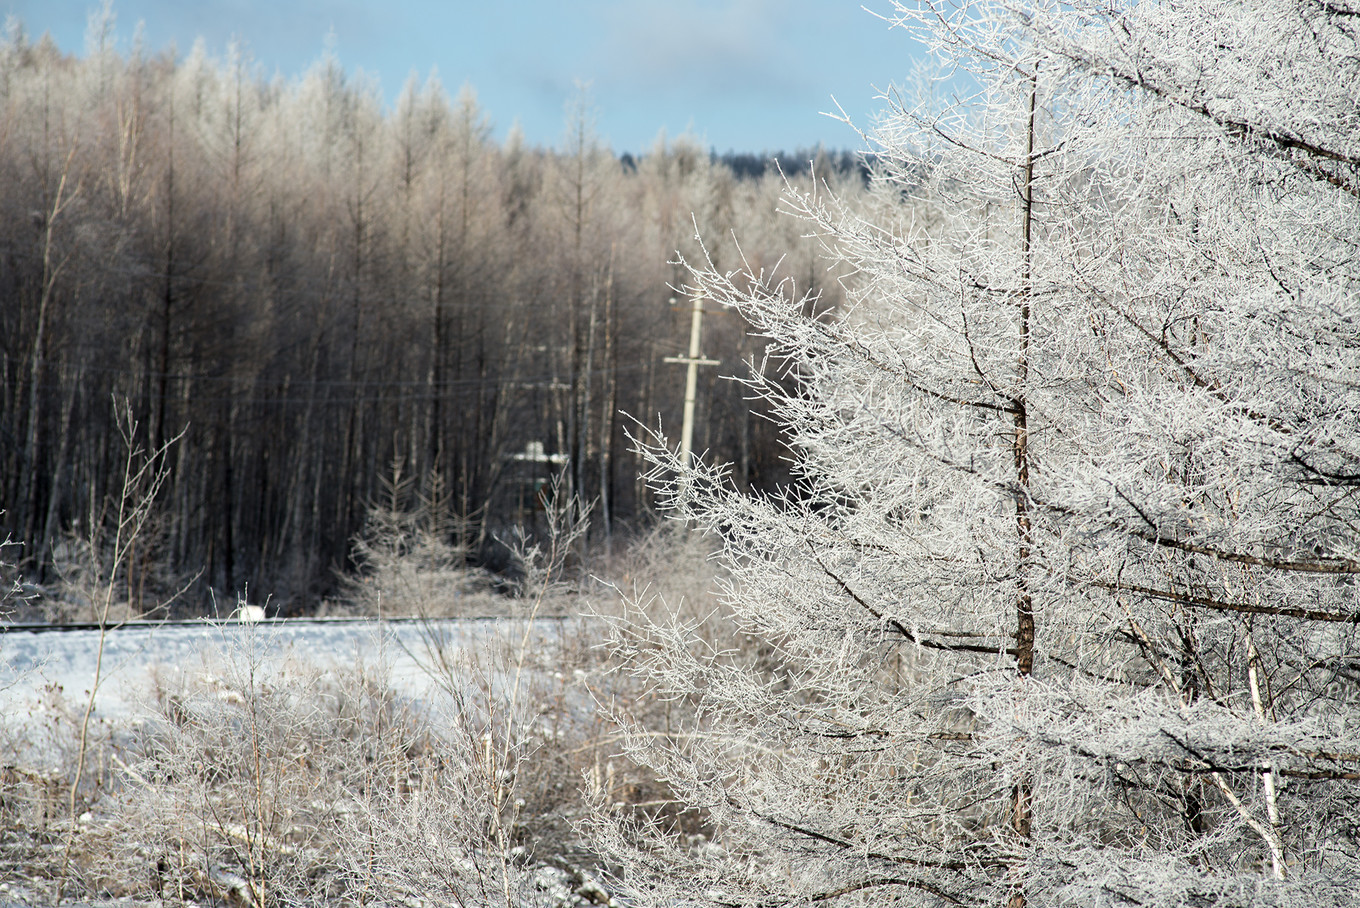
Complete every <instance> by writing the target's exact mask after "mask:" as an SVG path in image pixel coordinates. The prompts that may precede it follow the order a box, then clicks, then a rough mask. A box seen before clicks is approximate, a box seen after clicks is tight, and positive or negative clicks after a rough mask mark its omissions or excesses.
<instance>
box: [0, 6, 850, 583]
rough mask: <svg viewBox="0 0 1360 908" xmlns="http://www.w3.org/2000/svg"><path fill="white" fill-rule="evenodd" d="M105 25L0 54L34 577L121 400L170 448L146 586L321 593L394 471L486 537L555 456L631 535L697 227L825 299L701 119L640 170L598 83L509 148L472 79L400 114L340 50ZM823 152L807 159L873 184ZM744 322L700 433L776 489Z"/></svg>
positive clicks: (461, 527)
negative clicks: (120, 44) (277, 66)
mask: <svg viewBox="0 0 1360 908" xmlns="http://www.w3.org/2000/svg"><path fill="white" fill-rule="evenodd" d="M98 46H100V47H103V48H104V49H102V50H94V51H91V52H90V53H89V54H88V55H87V56H86V57H84V58H78V59H77V58H72V57H67V56H63V55H62V54H61V53H60V52H59V51H58V50H57V49H56V48H55V47H54V46H53V45H52V44H51V43H50V42H49V41H47V40H46V39H44V40H42V41H39V42H36V43H34V42H30V41H29V40H28V39H27V38H25V37H24V36H23V35H22V34H21V33H19V32H18V31H15V32H14V33H12V34H11V35H10V36H9V38H8V39H7V41H5V42H4V44H3V47H0V395H3V398H2V401H3V403H2V407H3V410H2V412H0V496H3V499H2V502H0V507H3V510H4V514H3V516H0V532H10V533H12V534H13V535H14V536H15V537H16V538H20V539H23V540H24V541H25V544H26V550H25V557H26V559H27V569H28V573H29V574H30V576H33V577H35V578H37V579H44V578H46V579H50V578H51V576H52V574H53V571H54V564H55V562H56V561H59V559H60V555H61V552H62V550H63V540H64V539H66V538H68V537H69V536H70V535H71V534H86V533H89V532H90V531H91V526H90V520H91V519H92V515H93V519H94V521H95V523H96V524H97V523H98V522H99V520H100V517H99V512H100V508H101V506H102V505H103V504H104V503H105V502H107V501H109V500H111V496H113V495H115V494H117V493H118V492H119V490H120V488H121V474H120V473H119V464H120V463H121V456H122V452H121V440H120V438H119V435H118V433H117V431H116V429H115V425H114V412H115V411H114V406H113V401H114V400H124V399H125V400H126V401H128V402H129V403H130V405H131V407H132V410H133V412H134V413H135V415H136V416H137V419H138V425H139V430H138V432H139V434H138V441H139V443H140V444H142V445H143V446H144V447H145V448H147V449H148V450H150V451H155V450H156V449H158V448H160V447H161V446H162V445H164V444H165V443H166V442H167V441H170V440H171V439H174V438H176V437H178V441H176V442H175V443H174V444H173V445H171V446H170V447H169V448H168V450H167V453H166V454H165V463H164V466H165V468H166V469H167V470H168V471H169V472H170V477H169V481H168V483H167V484H166V487H165V491H164V492H163V493H162V496H161V499H160V500H159V502H158V509H157V519H156V522H155V530H154V532H152V533H150V534H148V535H147V538H145V539H144V540H142V543H141V545H140V547H139V548H138V549H137V553H136V556H135V558H133V559H131V561H130V563H129V564H128V565H126V566H125V568H126V570H127V572H128V573H127V579H128V583H129V588H131V589H133V590H154V589H156V588H157V586H158V585H161V586H164V585H166V584H169V583H171V582H173V578H174V577H176V576H182V575H184V574H185V573H188V572H193V571H196V570H200V569H201V570H202V571H203V581H202V582H201V583H200V585H199V587H198V588H199V589H200V590H206V589H208V588H213V589H216V590H217V591H219V592H227V591H231V590H239V589H241V588H242V587H244V586H245V585H247V584H249V586H250V587H251V588H252V590H258V591H275V592H277V593H280V594H282V595H283V597H284V600H285V601H287V600H288V597H293V598H292V601H293V602H297V603H302V602H305V601H307V600H306V595H308V594H316V593H319V592H324V590H325V589H326V587H327V586H328V585H329V584H330V583H331V582H333V579H334V577H335V573H336V571H337V570H341V569H344V568H345V567H346V566H347V563H348V553H349V548H350V545H351V541H352V539H353V537H354V535H355V533H356V532H358V531H359V530H360V529H361V528H362V525H363V521H364V519H365V514H366V511H367V509H368V507H369V505H370V504H371V503H372V502H373V501H374V500H375V499H376V497H377V496H378V495H379V494H380V490H381V484H382V481H383V478H384V476H385V475H388V474H390V473H392V472H393V471H400V472H401V473H402V475H403V476H405V477H410V478H413V481H414V488H415V489H416V493H417V494H419V495H420V496H422V497H423V498H424V499H426V500H429V501H434V502H436V503H437V504H438V506H439V507H440V508H441V509H442V510H443V511H445V512H446V513H447V515H448V516H449V517H451V518H453V520H452V523H451V525H453V526H455V527H457V528H458V529H457V530H456V532H457V533H458V534H459V536H460V537H461V538H460V539H458V540H455V541H457V542H461V543H463V544H465V545H467V546H468V547H469V549H470V550H471V551H472V552H473V553H474V557H481V558H493V557H494V549H495V545H494V543H493V541H492V540H493V538H494V536H495V534H496V533H497V532H499V531H500V530H501V529H503V528H504V527H505V526H507V525H509V524H511V523H513V522H516V521H524V520H530V521H532V519H533V510H534V508H535V507H536V506H537V505H536V502H537V496H536V493H535V487H536V484H541V482H542V480H544V479H545V478H546V477H547V476H548V475H549V474H550V473H551V472H554V471H557V470H559V469H560V470H562V471H563V472H564V474H565V478H566V481H567V482H568V483H569V488H570V490H571V491H572V492H575V493H579V494H580V495H581V496H582V498H584V499H587V500H589V499H595V500H597V501H598V506H597V511H596V518H595V524H594V525H595V528H594V530H593V532H594V533H595V534H596V536H597V538H599V539H603V538H604V537H605V536H606V535H612V534H614V533H618V532H626V531H627V529H628V528H630V527H635V526H637V525H639V523H640V522H642V521H644V520H645V519H646V515H647V513H648V509H649V504H650V502H649V500H648V493H647V491H646V488H645V486H644V484H642V483H641V482H640V481H639V480H638V478H637V474H638V467H639V464H638V461H637V459H636V457H635V456H634V454H633V453H632V452H631V451H630V450H629V446H628V444H627V440H626V437H625V435H624V430H625V428H626V425H627V417H624V416H621V415H620V413H621V412H622V413H627V414H631V415H632V416H634V417H636V418H638V419H639V420H641V421H643V422H648V423H652V424H654V423H655V422H656V420H657V418H658V417H660V418H661V419H662V421H663V424H664V425H666V426H667V427H668V429H672V430H674V431H676V432H677V433H678V430H679V421H680V416H679V414H680V409H681V400H680V397H681V392H682V387H683V374H682V372H683V367H680V366H676V365H671V364H666V363H664V362H663V358H664V357H665V356H668V355H675V354H679V353H682V352H683V346H684V343H685V340H686V328H687V324H688V312H687V308H686V307H685V306H684V305H674V303H675V302H676V301H675V300H673V298H672V297H673V291H672V290H670V289H669V286H668V284H670V283H674V282H675V280H676V278H677V277H678V272H677V269H676V266H675V265H672V264H671V261H672V260H673V259H674V257H675V252H676V250H677V249H678V250H680V251H681V253H682V254H684V255H686V256H688V257H695V256H698V255H701V254H702V253H701V252H700V250H699V248H698V246H697V244H696V241H695V238H694V235H695V228H696V226H697V227H698V229H699V231H700V232H701V233H702V235H704V236H705V237H707V238H710V241H711V245H710V247H709V252H710V254H711V255H712V256H713V258H714V259H715V263H716V264H717V265H718V266H719V267H723V266H724V265H725V264H735V262H736V257H737V256H738V255H739V254H744V256H745V258H746V259H747V260H748V261H749V262H750V263H751V264H753V265H754V266H755V267H757V268H759V267H762V266H763V267H771V268H772V267H774V266H775V265H776V262H779V268H780V270H781V273H786V274H788V275H789V276H790V277H792V278H794V279H795V280H797V281H798V283H799V285H800V286H809V287H811V288H814V289H816V288H821V287H825V288H826V289H827V297H826V299H827V302H828V304H831V303H834V301H835V299H836V298H837V294H838V292H839V289H838V286H837V284H836V282H835V280H834V276H829V275H828V274H827V273H825V271H824V269H823V266H822V265H821V264H819V259H818V257H817V253H816V249H815V248H814V246H813V245H812V244H811V243H810V242H808V241H801V240H800V239H799V238H798V232H799V229H800V228H799V226H798V225H797V223H795V222H793V221H792V220H791V219H786V218H780V217H776V216H775V207H776V204H777V198H778V190H779V184H780V178H779V176H778V174H777V173H776V172H775V171H772V170H768V169H764V168H759V167H756V166H755V165H754V164H753V163H751V162H748V161H745V159H744V158H742V159H741V160H737V158H735V157H734V159H733V161H732V162H724V161H723V160H719V159H716V158H715V157H714V156H713V155H711V154H710V153H708V152H705V151H703V150H702V149H700V148H698V147H697V146H696V145H695V144H694V143H692V142H689V141H687V140H683V139H682V140H677V141H674V142H670V143H667V142H665V141H662V140H659V141H658V144H657V146H656V147H655V148H654V149H653V150H652V151H651V152H649V153H647V154H643V155H639V156H637V157H635V158H633V157H630V158H629V159H628V160H627V161H626V162H621V161H620V159H618V158H616V157H615V156H614V155H613V154H612V153H610V152H609V151H607V150H606V149H605V148H603V147H602V146H601V144H600V143H599V141H598V140H597V139H596V137H595V136H594V134H593V132H592V130H591V118H590V113H589V109H588V107H587V106H586V105H585V104H584V103H583V104H582V105H581V106H580V107H579V109H577V110H574V111H569V112H568V115H567V124H566V126H567V128H566V131H565V135H566V138H565V140H564V142H563V144H562V146H561V147H560V148H556V149H542V148H535V147H529V146H527V145H526V144H525V143H524V142H523V141H522V139H520V138H519V137H518V136H516V135H514V134H512V135H511V137H510V138H509V139H508V140H506V141H505V142H504V143H497V142H495V141H493V140H492V138H491V133H490V129H489V125H488V120H487V117H486V114H485V113H484V112H483V111H482V110H481V109H480V108H479V107H478V105H477V102H476V100H475V97H474V96H473V95H472V93H471V92H470V91H464V92H463V93H461V94H460V95H459V96H458V97H456V98H450V97H449V96H448V95H447V94H446V93H445V92H444V90H443V89H442V88H441V87H440V86H439V85H438V84H436V83H434V82H433V81H431V82H429V83H426V84H424V85H421V84H419V83H417V82H416V81H415V80H414V79H413V80H412V81H411V82H410V83H408V85H407V86H406V89H405V90H404V92H403V93H402V95H401V97H400V100H399V102H398V103H397V104H396V106H395V108H394V109H392V110H385V109H384V108H383V106H382V103H381V101H380V99H379V97H378V95H377V93H376V90H375V88H374V87H372V86H370V85H367V84H364V83H362V82H357V81H354V80H351V79H349V78H348V77H347V76H346V75H345V74H344V73H343V71H342V70H341V69H340V68H339V66H338V65H337V63H336V62H335V61H334V60H323V61H322V62H321V63H319V64H318V65H317V66H315V67H314V68H313V69H312V70H311V71H310V72H309V73H307V74H306V75H305V76H304V77H303V78H301V79H300V80H298V81H295V82H282V81H279V80H274V81H268V80H265V79H263V78H262V77H261V76H260V75H259V74H258V72H257V70H256V69H255V68H253V67H252V65H251V64H250V62H249V60H248V58H247V57H246V56H245V55H244V54H243V53H241V52H240V51H239V50H236V49H234V50H232V51H229V52H228V54H227V55H226V57H225V58H223V59H212V58H210V57H209V56H207V55H206V54H205V53H204V52H203V51H202V49H201V48H196V49H195V50H194V51H193V52H191V53H190V54H189V55H188V56H187V57H182V58H180V57H176V56H175V55H173V54H161V55H150V54H147V53H145V52H142V51H137V50H134V51H132V52H131V53H127V54H123V53H119V52H117V51H115V50H114V49H112V47H111V46H110V45H109V44H108V43H107V42H106V43H104V44H101V45H98ZM835 164H836V166H832V167H829V168H825V171H823V170H819V171H818V177H819V179H820V178H823V177H825V178H828V179H829V180H830V181H831V183H832V186H833V189H834V190H835V191H837V192H844V193H857V192H859V191H860V185H861V181H860V176H859V173H858V171H857V169H856V168H854V167H850V166H846V165H845V164H844V161H841V160H839V159H836V161H835ZM738 165H740V166H738ZM786 172H789V168H786ZM743 176H745V178H743ZM791 178H792V179H795V180H802V181H804V182H806V181H807V179H808V178H807V177H806V175H801V176H793V177H791ZM733 231H735V232H736V233H737V234H738V235H740V236H741V238H742V243H743V247H742V248H741V250H740V251H738V250H737V248H736V247H735V246H734V245H733V244H732V243H731V241H730V239H729V237H730V235H731V233H732V232H733ZM790 248H793V249H795V250H797V251H796V252H795V253H794V254H793V255H792V256H791V257H787V256H786V257H784V258H782V260H781V259H779V255H783V253H784V251H786V250H788V249H790ZM772 250H779V251H780V252H779V255H776V254H775V253H774V252H773V251H772ZM747 328H748V326H747V325H746V323H745V322H743V321H742V320H741V318H740V317H738V316H736V315H734V314H729V313H726V312H720V313H715V314H714V315H713V316H712V317H710V318H708V319H707V320H706V322H705V328H704V332H705V338H704V353H705V355H706V356H709V357H713V358H717V359H721V360H722V361H723V364H724V365H723V367H722V368H721V369H706V370H704V371H703V373H702V375H701V390H700V401H701V403H700V413H701V415H700V419H699V421H698V430H697V431H696V435H695V447H696V449H697V450H708V451H709V452H711V453H710V456H711V457H712V458H715V459H717V460H721V461H730V462H732V463H733V464H734V473H735V479H736V481H737V483H738V484H740V485H742V486H747V485H756V486H760V485H768V484H771V483H774V482H777V481H778V480H779V478H780V475H781V472H780V471H781V469H782V466H781V464H782V461H781V459H780V450H781V448H780V441H779V438H778V436H777V433H776V432H775V431H774V430H773V429H772V428H771V427H770V426H769V424H768V423H767V422H766V421H764V420H762V419H760V418H759V414H757V413H752V412H751V404H750V403H749V402H748V401H746V400H745V399H744V398H743V394H742V387H741V386H740V385H738V384H737V383H735V382H730V381H724V380H722V376H724V375H731V374H739V373H741V372H742V367H741V362H742V360H743V359H750V358H752V357H754V358H755V359H756V360H759V359H760V357H761V353H762V341H761V340H760V339H759V338H757V337H752V336H750V335H749V333H748V331H747ZM539 452H541V457H540V456H539ZM96 528H97V527H96ZM145 595H147V596H150V595H151V594H150V593H146V594H145ZM198 601H202V600H201V599H199V600H198ZM137 604H138V603H134V605H137ZM148 604H149V603H148Z"/></svg>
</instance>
